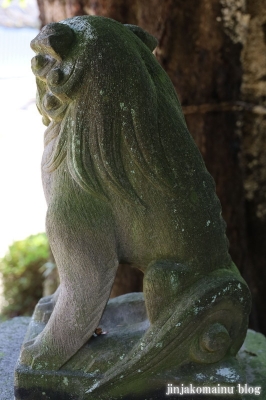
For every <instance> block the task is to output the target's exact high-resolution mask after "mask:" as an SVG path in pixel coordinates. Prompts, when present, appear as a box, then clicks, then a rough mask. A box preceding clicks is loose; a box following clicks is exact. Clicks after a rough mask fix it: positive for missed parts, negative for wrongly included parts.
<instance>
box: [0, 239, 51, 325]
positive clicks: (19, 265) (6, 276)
mask: <svg viewBox="0 0 266 400" xmlns="http://www.w3.org/2000/svg"><path fill="white" fill-rule="evenodd" d="M48 257H49V247H48V241H47V237H46V235H45V234H44V233H39V234H37V235H32V236H29V237H28V238H26V239H25V240H20V241H17V242H14V243H13V244H12V245H11V246H10V247H9V250H8V252H7V254H6V255H5V257H4V258H2V259H0V273H1V274H2V281H3V295H4V297H5V303H6V304H5V305H4V307H3V309H2V314H3V315H5V316H7V317H9V318H12V317H15V316H18V315H31V314H32V312H33V309H34V307H35V305H36V303H37V301H38V300H39V299H40V298H41V297H42V290H43V287H42V284H43V280H44V276H43V269H42V267H43V265H44V263H46V262H47V261H48Z"/></svg>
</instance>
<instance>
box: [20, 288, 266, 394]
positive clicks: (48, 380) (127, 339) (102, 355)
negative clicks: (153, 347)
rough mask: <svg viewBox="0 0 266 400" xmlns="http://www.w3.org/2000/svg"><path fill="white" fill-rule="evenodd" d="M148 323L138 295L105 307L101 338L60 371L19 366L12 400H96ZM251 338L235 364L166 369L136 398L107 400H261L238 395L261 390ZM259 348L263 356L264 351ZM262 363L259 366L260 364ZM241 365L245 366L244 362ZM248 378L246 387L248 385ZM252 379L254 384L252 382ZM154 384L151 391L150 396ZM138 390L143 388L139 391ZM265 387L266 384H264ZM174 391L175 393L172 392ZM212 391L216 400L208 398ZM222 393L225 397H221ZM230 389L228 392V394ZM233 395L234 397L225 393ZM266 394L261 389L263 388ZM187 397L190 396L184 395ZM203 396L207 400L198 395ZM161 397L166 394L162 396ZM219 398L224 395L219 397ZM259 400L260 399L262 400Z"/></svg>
mask: <svg viewBox="0 0 266 400" xmlns="http://www.w3.org/2000/svg"><path fill="white" fill-rule="evenodd" d="M44 326H45V323H41V322H37V321H35V320H34V318H33V319H32V320H31V322H30V324H29V328H28V332H27V334H26V338H25V340H26V341H27V340H30V339H33V338H34V337H35V336H36V335H37V334H38V333H39V332H41V330H42V329H43V328H44ZM148 326H149V322H148V319H147V316H146V310H145V304H144V300H143V295H142V293H132V294H128V295H124V296H120V297H117V298H114V299H112V300H110V301H109V302H108V305H107V307H106V310H105V312H104V315H103V317H102V319H101V322H100V327H101V329H102V333H101V334H100V335H99V336H95V337H92V338H91V339H90V340H89V341H88V342H87V343H86V344H85V345H84V346H83V347H82V348H81V349H80V351H79V352H78V353H77V354H75V355H74V356H73V357H72V358H71V359H70V360H69V361H68V362H67V363H66V364H65V365H64V366H63V367H62V368H61V369H60V370H59V371H46V370H32V369H30V368H29V367H26V366H24V365H21V364H20V363H18V364H17V366H16V372H15V399H16V400H36V399H37V398H40V399H43V400H58V399H60V400H61V399H62V400H87V399H88V400H89V399H93V400H96V399H100V398H102V397H98V395H95V394H93V391H91V388H93V386H94V385H95V383H96V382H98V381H99V380H100V379H101V377H102V376H103V374H104V373H105V371H107V370H108V368H110V366H112V365H114V364H115V363H116V362H117V361H118V360H119V359H123V357H125V354H127V353H128V352H129V351H130V350H131V349H132V348H133V346H134V345H135V344H136V343H137V341H138V340H139V339H140V338H141V337H142V336H143V335H144V333H145V331H146V329H147V328H148ZM254 335H256V338H257V335H259V334H256V333H252V332H249V335H248V339H247V340H246V342H245V344H244V346H243V348H242V350H241V351H240V353H239V355H238V360H237V359H234V358H229V359H226V360H224V361H223V362H220V363H215V364H208V365H202V364H197V363H190V364H186V365H184V366H182V367H179V368H177V369H171V370H169V371H165V372H164V373H158V374H156V373H155V374H153V376H151V379H150V381H149V382H147V389H148V390H147V393H143V392H142V393H138V387H136V388H135V392H132V393H131V394H130V395H129V396H128V395H127V396H123V397H119V396H118V397H113V398H112V400H116V399H117V400H118V399H120V398H121V399H124V400H144V399H149V400H150V399H152V400H160V399H166V398H176V397H177V394H175V393H177V390H179V391H180V393H181V394H182V393H183V394H182V397H181V398H183V399H190V400H191V399H199V400H200V399H205V398H206V400H207V399H209V400H211V399H215V400H217V399H220V398H221V399H225V398H230V399H245V398H247V399H252V398H254V399H255V398H260V397H258V396H256V395H255V394H254V395H253V396H252V395H250V394H249V395H247V397H245V396H244V395H239V394H238V385H240V389H241V390H242V388H244V387H245V384H247V385H248V386H253V387H255V386H262V385H263V383H262V382H263V381H262V380H261V381H260V379H262V375H261V377H260V376H259V375H260V374H263V373H265V371H266V362H265V364H264V372H263V369H261V367H260V368H259V370H258V372H256V377H257V378H258V381H260V382H259V384H257V381H256V378H255V379H254V374H253V373H252V372H251V369H254V368H257V365H256V366H255V364H254V362H253V363H252V362H251V359H252V357H253V361H254V360H256V358H254V357H255V355H254V356H252V354H255V353H252V352H251V350H250V346H253V345H254V340H253V341H252V338H253V337H254ZM258 337H259V338H260V340H261V352H262V353H263V352H264V358H265V353H266V340H265V338H264V337H263V336H262V335H261V336H258ZM263 346H264V350H263ZM264 358H263V357H260V362H261V363H263V359H264ZM243 360H244V362H243ZM247 377H248V378H249V381H247ZM252 378H253V380H252ZM153 384H154V388H155V389H154V390H152V387H153ZM140 386H142V387H143V382H141V385H140ZM264 386H266V385H265V383H264ZM177 388H178V389H177ZM207 388H210V391H214V390H216V393H217V394H216V395H215V396H214V395H212V392H211V393H208V389H207ZM224 388H227V390H228V391H229V394H228V397H227V396H225V393H223V392H222V391H223V390H225V389H224ZM230 388H233V389H230ZM230 390H231V391H232V390H233V391H234V394H231V393H230ZM265 390H266V387H265ZM187 391H189V392H190V393H193V391H194V392H195V393H196V394H195V395H193V394H191V395H186V392H187ZM200 391H201V393H207V394H202V395H201V394H200ZM166 393H169V394H168V395H166ZM219 393H220V394H221V393H223V394H222V395H221V396H219ZM261 398H263V397H261Z"/></svg>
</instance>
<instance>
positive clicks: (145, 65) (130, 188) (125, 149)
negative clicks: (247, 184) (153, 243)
mask: <svg viewBox="0 0 266 400" xmlns="http://www.w3.org/2000/svg"><path fill="white" fill-rule="evenodd" d="M73 21H75V34H76V42H75V44H74V45H73V48H72V50H71V52H70V56H69V57H72V59H73V60H74V61H72V64H73V65H72V66H71V68H72V70H73V71H72V74H71V76H70V78H69V81H68V82H67V83H66V84H65V88H63V89H61V91H63V90H65V91H68V93H67V96H68V97H70V98H71V99H72V101H71V102H70V104H69V106H68V109H67V111H66V114H65V117H64V119H63V121H62V122H61V129H60V133H59V136H58V142H57V146H56V148H55V150H54V153H53V155H52V158H51V160H50V162H49V165H47V168H49V170H54V169H56V168H57V167H58V166H59V165H60V163H61V162H62V160H63V159H64V157H65V156H67V164H68V168H69V171H70V173H71V175H72V177H73V178H74V179H75V181H76V182H78V184H79V185H80V186H81V187H82V188H83V189H84V190H86V191H88V192H90V193H92V194H94V195H96V196H100V197H102V198H106V197H107V196H106V193H105V186H106V185H108V186H109V187H111V188H112V189H113V190H114V191H116V192H117V193H119V195H120V196H123V197H124V198H125V200H128V201H131V202H132V201H133V202H134V203H136V202H137V203H141V199H140V196H139V193H138V190H137V188H136V185H134V179H131V175H130V174H134V170H135V169H136V168H137V169H138V170H139V171H141V173H142V174H143V175H144V176H145V177H146V179H147V180H149V181H150V182H151V183H152V184H153V185H154V186H156V187H157V188H159V189H161V190H162V191H164V193H168V194H169V195H172V196H176V195H177V193H178V190H177V189H178V188H179V187H178V185H179V180H178V171H179V170H180V166H181V164H182V168H183V169H184V166H185V170H186V171H187V174H188V175H189V174H191V171H192V170H193V168H194V165H193V163H194V161H193V160H194V159H195V160H197V161H196V162H197V163H198V162H200V163H201V164H202V166H203V168H205V167H204V165H203V162H202V159H201V158H200V155H199V153H198V150H197V149H196V145H195V144H194V142H193V139H192V138H191V142H192V145H191V147H192V148H193V146H194V148H195V151H194V154H191V152H190V156H188V155H187V152H186V148H187V146H185V145H184V143H185V141H186V142H187V140H188V139H187V137H188V136H187V135H188V132H187V128H186V123H185V120H184V117H183V114H182V111H181V106H180V104H179V101H178V98H177V96H176V93H175V90H174V88H173V85H172V83H171V81H170V79H169V78H168V76H167V75H166V73H165V72H164V70H163V69H162V68H161V67H160V65H159V63H158V62H157V61H156V58H155V56H154V55H153V54H152V52H151V50H150V49H149V48H148V47H147V45H146V44H144V43H143V41H142V40H141V39H140V38H139V37H138V36H136V34H135V33H134V32H133V31H132V30H131V29H129V28H128V27H127V26H124V25H122V24H120V23H118V22H116V21H113V20H111V19H107V18H100V17H91V16H85V17H76V18H74V19H73V18H72V19H71V20H69V21H68V20H67V21H66V22H64V23H66V24H67V25H68V26H69V27H70V28H72V29H74V26H73V27H72V24H73ZM77 21H79V25H78V26H79V29H77V28H76V27H77V25H76V23H77ZM84 41H86V43H87V45H86V47H85V51H84V50H83V51H82V53H81V50H80V48H81V49H82V48H84V47H82V46H80V47H79V43H80V42H83V46H84ZM84 59H85V62H84ZM67 62H68V64H67V65H69V61H68V58H67V59H66V63H67ZM68 68H69V67H68ZM177 143H178V149H179V151H178V153H177V152H176V150H174V149H176V148H177ZM188 157H189V159H188ZM191 160H192V161H191ZM129 166H130V168H129ZM179 189H180V188H179Z"/></svg>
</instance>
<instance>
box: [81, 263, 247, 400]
mask: <svg viewBox="0 0 266 400" xmlns="http://www.w3.org/2000/svg"><path fill="white" fill-rule="evenodd" d="M190 273H191V271H190ZM186 274H189V269H188V268H187V267H186V266H185V265H182V264H178V263H174V262H171V261H168V260H162V261H156V262H154V263H152V264H151V265H150V266H149V268H148V270H147V272H146V274H145V278H144V295H145V302H146V308H147V312H148V316H149V319H150V322H151V326H150V328H149V329H148V330H147V332H146V333H145V335H144V336H143V337H142V339H141V340H140V342H139V343H138V344H137V345H136V346H135V348H134V349H133V350H132V351H131V352H130V354H128V356H127V357H126V358H125V359H124V360H123V361H122V362H119V363H117V364H116V365H115V366H114V367H113V368H112V369H111V370H110V371H109V372H107V374H106V376H105V377H104V379H103V380H102V381H100V382H99V383H98V385H97V390H99V393H100V394H101V396H103V398H105V397H104V396H105V394H106V393H107V395H106V396H107V397H106V398H108V396H113V395H118V393H119V391H120V393H121V391H123V390H128V391H129V393H130V391H133V392H134V390H135V389H134V388H136V387H141V386H142V385H144V386H145V388H146V389H147V391H149V389H150V390H155V389H156V385H157V384H158V385H164V384H165V382H163V383H162V382H160V379H159V376H160V373H163V372H166V371H173V370H176V369H177V368H178V367H180V366H181V365H183V364H186V363H188V362H199V363H206V364H209V363H216V362H219V361H220V360H223V359H224V357H226V356H234V355H235V354H236V353H237V351H238V350H239V348H240V346H241V345H242V342H243V341H244V338H245V334H246V329H247V321H248V314H249V307H250V295H249V290H248V288H247V286H246V284H245V282H244V281H243V280H242V278H241V277H240V275H239V274H238V273H237V271H236V270H235V269H234V268H233V267H232V269H220V270H218V271H214V272H212V273H210V274H209V275H207V276H203V277H199V278H198V279H197V280H196V279H195V278H194V280H193V276H192V274H191V275H190V279H188V277H187V279H186V278H185V279H184V280H183V277H184V275H186ZM184 282H187V284H186V286H184ZM158 374H159V375H158ZM95 389H96V386H95ZM157 389H160V387H159V386H158V388H157ZM95 394H96V393H94V391H93V390H92V392H91V395H92V397H91V398H93V396H94V395H95ZM97 394H98V392H97ZM124 394H126V392H125V393H124ZM89 398H90V397H88V399H89Z"/></svg>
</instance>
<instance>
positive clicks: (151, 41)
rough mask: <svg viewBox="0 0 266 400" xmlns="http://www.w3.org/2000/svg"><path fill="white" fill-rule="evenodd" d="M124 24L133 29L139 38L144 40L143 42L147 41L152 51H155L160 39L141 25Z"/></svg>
mask: <svg viewBox="0 0 266 400" xmlns="http://www.w3.org/2000/svg"><path fill="white" fill-rule="evenodd" d="M124 26H125V27H126V28H128V29H129V30H131V32H133V33H134V34H135V35H136V36H138V38H139V39H140V40H142V42H143V43H145V44H146V46H147V47H148V48H149V49H150V50H151V51H153V50H154V49H155V47H156V46H157V45H158V40H157V39H156V38H155V37H154V36H152V35H151V34H150V33H148V32H147V31H144V29H142V28H140V27H139V26H137V25H129V24H125V25H124Z"/></svg>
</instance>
